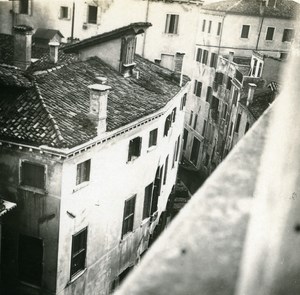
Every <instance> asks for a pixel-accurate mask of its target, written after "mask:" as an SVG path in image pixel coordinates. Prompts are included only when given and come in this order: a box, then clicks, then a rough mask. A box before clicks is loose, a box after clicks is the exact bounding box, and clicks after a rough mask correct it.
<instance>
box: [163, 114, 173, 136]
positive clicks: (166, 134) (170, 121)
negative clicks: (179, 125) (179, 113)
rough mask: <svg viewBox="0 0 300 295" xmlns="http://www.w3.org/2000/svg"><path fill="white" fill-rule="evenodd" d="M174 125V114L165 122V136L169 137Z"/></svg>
mask: <svg viewBox="0 0 300 295" xmlns="http://www.w3.org/2000/svg"><path fill="white" fill-rule="evenodd" d="M171 125H172V114H170V115H169V116H168V117H167V118H166V121H165V129H164V136H168V133H169V130H170V128H171Z"/></svg>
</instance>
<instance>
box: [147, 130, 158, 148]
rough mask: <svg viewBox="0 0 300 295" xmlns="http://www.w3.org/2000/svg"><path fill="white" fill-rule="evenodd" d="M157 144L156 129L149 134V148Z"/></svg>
mask: <svg viewBox="0 0 300 295" xmlns="http://www.w3.org/2000/svg"><path fill="white" fill-rule="evenodd" d="M156 144H157V128H156V129H154V130H152V131H150V133H149V147H151V146H155V145H156Z"/></svg>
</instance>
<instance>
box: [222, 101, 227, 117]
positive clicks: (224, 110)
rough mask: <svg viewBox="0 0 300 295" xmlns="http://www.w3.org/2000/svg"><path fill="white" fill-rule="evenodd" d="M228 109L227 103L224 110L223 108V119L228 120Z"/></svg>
mask: <svg viewBox="0 0 300 295" xmlns="http://www.w3.org/2000/svg"><path fill="white" fill-rule="evenodd" d="M227 108H228V105H227V104H226V103H225V104H224V108H223V119H225V118H226V114H227Z"/></svg>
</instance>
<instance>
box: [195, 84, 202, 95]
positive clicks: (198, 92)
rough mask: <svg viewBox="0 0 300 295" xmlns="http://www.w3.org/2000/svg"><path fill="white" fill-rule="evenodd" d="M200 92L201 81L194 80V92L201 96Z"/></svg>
mask: <svg viewBox="0 0 300 295" xmlns="http://www.w3.org/2000/svg"><path fill="white" fill-rule="evenodd" d="M201 92H202V82H199V81H197V80H195V84H194V94H195V95H196V96H198V97H201Z"/></svg>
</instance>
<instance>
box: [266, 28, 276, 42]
mask: <svg viewBox="0 0 300 295" xmlns="http://www.w3.org/2000/svg"><path fill="white" fill-rule="evenodd" d="M274 32H275V28H273V27H268V28H267V35H266V40H268V41H272V40H273V38H274Z"/></svg>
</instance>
